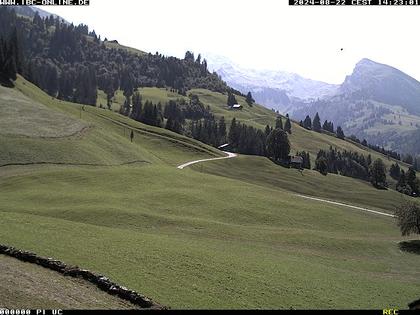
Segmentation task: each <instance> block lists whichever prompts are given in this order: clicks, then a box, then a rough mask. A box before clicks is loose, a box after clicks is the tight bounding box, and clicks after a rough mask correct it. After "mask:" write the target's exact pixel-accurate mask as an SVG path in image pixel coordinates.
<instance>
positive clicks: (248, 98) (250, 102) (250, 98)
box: [245, 92, 255, 106]
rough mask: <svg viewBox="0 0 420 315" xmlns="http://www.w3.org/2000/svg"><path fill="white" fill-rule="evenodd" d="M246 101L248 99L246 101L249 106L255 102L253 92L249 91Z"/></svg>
mask: <svg viewBox="0 0 420 315" xmlns="http://www.w3.org/2000/svg"><path fill="white" fill-rule="evenodd" d="M245 101H246V103H247V104H248V105H249V106H252V104H254V103H255V100H254V98H253V97H252V94H251V92H248V94H247V95H246V99H245Z"/></svg>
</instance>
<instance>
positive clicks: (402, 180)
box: [389, 163, 420, 197]
mask: <svg viewBox="0 0 420 315" xmlns="http://www.w3.org/2000/svg"><path fill="white" fill-rule="evenodd" d="M389 175H390V176H391V177H392V178H393V179H395V180H396V181H397V184H396V187H395V189H396V190H397V191H398V192H400V193H402V194H405V195H408V196H413V197H418V196H419V193H420V180H419V179H418V178H417V174H416V171H415V169H414V168H413V167H410V168H409V169H408V171H407V172H405V171H404V170H403V169H402V168H401V167H400V166H399V165H398V163H395V164H392V165H391V167H390V169H389Z"/></svg>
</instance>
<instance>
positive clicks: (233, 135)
mask: <svg viewBox="0 0 420 315" xmlns="http://www.w3.org/2000/svg"><path fill="white" fill-rule="evenodd" d="M228 137H229V144H230V145H231V146H232V147H236V146H237V145H238V143H239V130H238V125H237V123H236V118H235V117H234V118H233V119H232V122H231V123H230V128H229V135H228Z"/></svg>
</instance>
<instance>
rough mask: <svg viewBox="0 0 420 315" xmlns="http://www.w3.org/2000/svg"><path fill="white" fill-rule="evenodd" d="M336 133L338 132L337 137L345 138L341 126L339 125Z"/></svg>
mask: <svg viewBox="0 0 420 315" xmlns="http://www.w3.org/2000/svg"><path fill="white" fill-rule="evenodd" d="M336 134H337V138H339V139H344V131H343V129H341V127H340V126H338V127H337V132H336Z"/></svg>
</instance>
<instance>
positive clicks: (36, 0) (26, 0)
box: [0, 0, 90, 6]
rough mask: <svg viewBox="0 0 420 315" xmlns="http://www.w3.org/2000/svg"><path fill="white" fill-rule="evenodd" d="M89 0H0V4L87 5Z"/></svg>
mask: <svg viewBox="0 0 420 315" xmlns="http://www.w3.org/2000/svg"><path fill="white" fill-rule="evenodd" d="M89 1H90V0H0V5H12V6H17V5H70V6H73V5H89Z"/></svg>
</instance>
